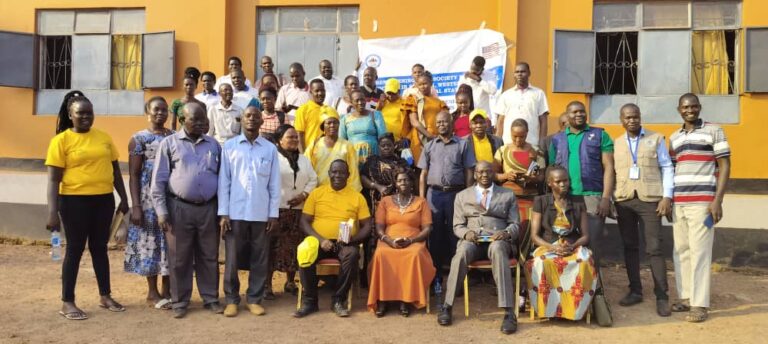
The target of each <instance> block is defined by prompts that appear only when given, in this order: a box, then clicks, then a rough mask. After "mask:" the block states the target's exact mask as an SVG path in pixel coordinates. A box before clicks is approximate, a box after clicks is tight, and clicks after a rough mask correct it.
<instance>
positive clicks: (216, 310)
mask: <svg viewBox="0 0 768 344" xmlns="http://www.w3.org/2000/svg"><path fill="white" fill-rule="evenodd" d="M203 307H205V309H207V310H209V311H211V313H213V314H222V313H224V307H222V306H221V304H219V303H218V302H211V303H209V304H207V305H205V306H203Z"/></svg>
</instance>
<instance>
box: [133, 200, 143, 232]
mask: <svg viewBox="0 0 768 344" xmlns="http://www.w3.org/2000/svg"><path fill="white" fill-rule="evenodd" d="M131 223H132V224H134V225H136V226H139V227H141V226H142V223H144V210H143V209H141V206H140V205H134V206H133V207H132V208H131Z"/></svg>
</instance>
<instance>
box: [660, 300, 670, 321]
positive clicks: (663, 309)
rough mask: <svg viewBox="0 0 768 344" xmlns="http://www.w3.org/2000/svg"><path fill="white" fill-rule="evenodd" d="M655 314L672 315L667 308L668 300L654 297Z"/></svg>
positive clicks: (661, 315)
mask: <svg viewBox="0 0 768 344" xmlns="http://www.w3.org/2000/svg"><path fill="white" fill-rule="evenodd" d="M656 314H658V315H659V316H660V317H668V316H670V315H672V310H670V309H669V300H666V299H656Z"/></svg>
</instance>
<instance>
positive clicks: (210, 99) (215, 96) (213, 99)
mask: <svg viewBox="0 0 768 344" xmlns="http://www.w3.org/2000/svg"><path fill="white" fill-rule="evenodd" d="M195 99H197V100H199V101H201V102H203V103H204V104H205V107H206V108H208V109H210V108H212V107H214V106H216V104H218V103H219V102H221V97H220V96H219V92H216V90H215V89H214V91H213V92H211V93H207V92H205V91H203V92H200V93H198V94H196V95H195Z"/></svg>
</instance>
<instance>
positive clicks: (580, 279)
mask: <svg viewBox="0 0 768 344" xmlns="http://www.w3.org/2000/svg"><path fill="white" fill-rule="evenodd" d="M525 267H526V272H527V274H526V279H527V282H528V288H529V289H528V292H529V297H530V301H531V306H533V310H534V312H536V315H537V316H539V317H542V318H564V319H570V320H581V318H582V317H583V316H584V314H585V313H586V312H587V310H588V309H589V306H590V304H591V303H592V297H593V296H594V295H595V289H596V288H597V272H596V271H595V266H594V263H593V261H592V252H591V251H590V250H589V249H588V248H586V247H578V248H576V250H575V251H574V252H573V254H571V255H570V256H566V257H562V256H558V255H556V254H555V253H552V252H549V250H548V249H547V248H546V247H539V248H537V249H536V251H534V252H533V258H531V259H529V260H528V261H527V262H526V263H525Z"/></svg>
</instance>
